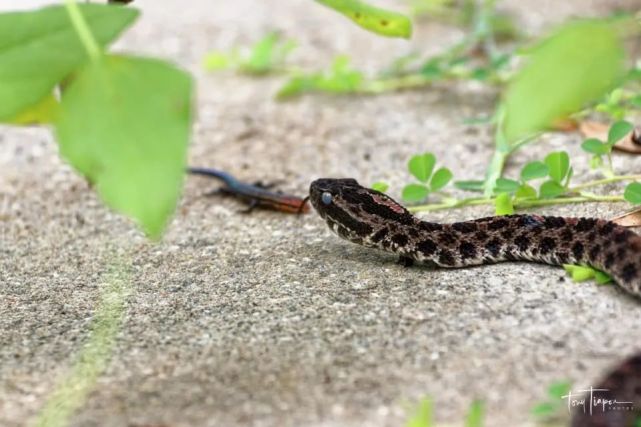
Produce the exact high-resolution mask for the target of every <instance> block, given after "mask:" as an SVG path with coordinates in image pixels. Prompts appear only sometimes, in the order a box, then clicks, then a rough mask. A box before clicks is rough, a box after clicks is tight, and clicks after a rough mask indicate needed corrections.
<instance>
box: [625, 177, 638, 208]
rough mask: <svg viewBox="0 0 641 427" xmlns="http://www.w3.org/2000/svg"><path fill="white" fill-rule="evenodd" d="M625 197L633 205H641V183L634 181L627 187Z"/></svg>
mask: <svg viewBox="0 0 641 427" xmlns="http://www.w3.org/2000/svg"><path fill="white" fill-rule="evenodd" d="M623 197H624V198H625V200H627V201H628V202H630V203H632V204H633V205H641V183H639V182H632V183H630V184H628V185H627V186H626V187H625V191H624V192H623Z"/></svg>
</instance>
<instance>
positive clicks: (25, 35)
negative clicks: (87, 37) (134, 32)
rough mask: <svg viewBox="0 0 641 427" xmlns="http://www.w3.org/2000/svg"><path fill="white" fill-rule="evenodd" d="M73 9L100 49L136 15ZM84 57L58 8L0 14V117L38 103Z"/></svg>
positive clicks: (112, 10) (122, 10)
mask: <svg viewBox="0 0 641 427" xmlns="http://www.w3.org/2000/svg"><path fill="white" fill-rule="evenodd" d="M78 7H80V10H81V11H82V14H83V16H84V18H85V20H86V21H87V24H88V25H89V28H90V29H91V32H92V33H93V36H94V37H95V39H96V41H97V42H98V44H99V45H100V46H103V47H104V46H106V45H107V44H109V42H111V41H113V40H114V39H115V38H116V37H117V36H118V34H120V32H121V31H122V30H123V29H125V28H126V27H127V26H128V25H129V24H131V23H132V22H133V20H134V19H135V18H136V16H138V11H137V10H135V9H132V8H125V7H117V6H106V5H97V4H79V5H78ZM86 60H87V53H86V51H85V49H84V47H83V46H82V45H81V43H80V39H79V38H78V35H77V34H76V32H75V31H74V29H73V27H72V26H71V21H70V20H69V16H68V14H67V11H66V10H65V8H64V6H52V7H46V8H43V9H40V10H36V11H32V12H10V13H2V14H0V100H1V101H0V121H7V120H11V119H13V118H15V117H16V116H18V115H19V114H21V113H22V112H23V111H24V110H26V109H28V108H29V107H31V106H33V105H35V104H37V103H39V102H40V101H41V100H42V98H44V97H46V96H48V95H50V94H51V90H52V88H53V87H54V85H56V83H58V82H60V81H61V80H62V79H64V78H65V77H66V76H67V75H69V73H70V72H71V71H73V70H74V69H75V68H77V67H78V66H79V65H81V64H82V63H83V62H84V61H86Z"/></svg>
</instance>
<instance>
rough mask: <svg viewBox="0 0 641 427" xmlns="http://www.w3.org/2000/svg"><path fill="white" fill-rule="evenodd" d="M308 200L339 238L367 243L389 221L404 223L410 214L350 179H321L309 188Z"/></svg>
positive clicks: (381, 195) (379, 193) (407, 222)
mask: <svg viewBox="0 0 641 427" xmlns="http://www.w3.org/2000/svg"><path fill="white" fill-rule="evenodd" d="M309 200H310V201H311V203H312V206H314V209H316V211H317V212H318V214H319V215H320V216H321V217H322V218H323V219H325V221H326V222H327V225H328V226H329V228H330V229H331V230H332V231H334V232H335V233H336V234H338V235H339V236H340V237H342V238H344V239H346V240H349V241H351V242H354V243H359V244H364V245H367V246H369V238H370V237H371V236H372V235H373V234H374V233H375V232H376V231H378V230H379V229H380V228H382V227H385V226H387V225H388V224H390V223H394V224H400V225H407V224H410V223H412V222H413V221H414V219H413V217H412V215H411V214H410V213H409V212H408V211H407V209H405V208H404V207H403V206H401V205H400V204H398V203H396V202H395V201H394V200H393V199H391V198H390V197H389V196H387V195H385V194H383V193H381V192H378V191H376V190H372V189H369V188H365V187H363V186H361V185H360V184H359V183H358V182H357V181H356V180H355V179H352V178H342V179H334V178H322V179H317V180H316V181H314V182H312V183H311V185H310V187H309Z"/></svg>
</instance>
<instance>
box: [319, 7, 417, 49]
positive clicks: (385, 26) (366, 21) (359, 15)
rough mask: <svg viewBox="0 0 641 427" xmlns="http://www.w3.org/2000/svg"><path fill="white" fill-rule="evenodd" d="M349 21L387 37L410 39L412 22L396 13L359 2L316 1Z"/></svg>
mask: <svg viewBox="0 0 641 427" xmlns="http://www.w3.org/2000/svg"><path fill="white" fill-rule="evenodd" d="M316 1H317V2H318V3H321V4H323V5H325V6H327V7H329V8H332V9H334V10H335V11H337V12H339V13H341V14H342V15H344V16H346V17H347V18H349V19H351V20H352V21H353V22H354V23H356V24H357V25H358V26H360V27H362V28H365V29H366V30H369V31H372V32H374V33H376V34H380V35H382V36H388V37H402V38H406V39H407V38H410V36H411V35H412V22H411V21H410V19H409V18H408V17H407V16H405V15H402V14H400V13H397V12H392V11H389V10H385V9H381V8H378V7H374V6H371V5H369V4H367V3H365V2H363V1H360V0H316Z"/></svg>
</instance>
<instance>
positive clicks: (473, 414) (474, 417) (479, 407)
mask: <svg viewBox="0 0 641 427" xmlns="http://www.w3.org/2000/svg"><path fill="white" fill-rule="evenodd" d="M484 416H485V406H484V405H483V402H482V401H480V400H475V401H474V402H472V404H471V405H470V409H469V410H468V412H467V416H466V417H465V427H483V418H484Z"/></svg>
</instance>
